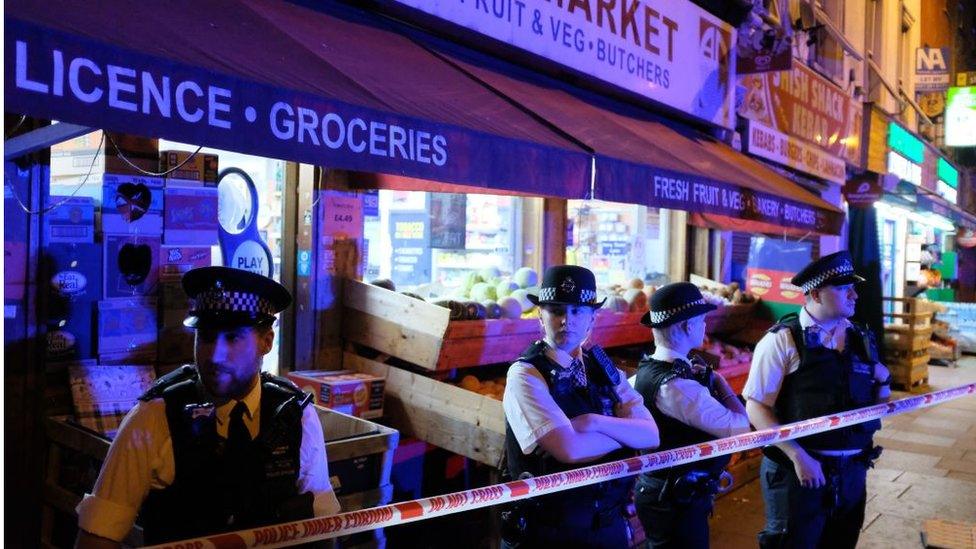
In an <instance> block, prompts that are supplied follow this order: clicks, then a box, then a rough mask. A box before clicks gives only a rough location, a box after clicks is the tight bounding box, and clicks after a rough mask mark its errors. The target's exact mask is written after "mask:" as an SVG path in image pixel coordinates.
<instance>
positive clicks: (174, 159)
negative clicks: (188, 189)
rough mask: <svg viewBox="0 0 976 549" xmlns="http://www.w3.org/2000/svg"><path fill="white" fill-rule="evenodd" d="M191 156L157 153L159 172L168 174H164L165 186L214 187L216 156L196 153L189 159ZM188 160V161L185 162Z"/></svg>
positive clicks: (184, 153)
mask: <svg viewBox="0 0 976 549" xmlns="http://www.w3.org/2000/svg"><path fill="white" fill-rule="evenodd" d="M191 154H193V153H191V152H188V151H162V152H160V153H159V171H160V172H169V173H167V174H166V185H167V186H169V185H171V184H173V185H179V186H184V187H185V186H194V187H200V186H205V187H216V186H217V173H218V169H217V167H218V163H217V155H215V154H204V153H197V154H196V156H194V157H193V158H190V155H191ZM188 158H190V159H189V160H187V159H188ZM180 164H182V166H180ZM177 166H179V168H177ZM174 168H175V169H174ZM170 170H173V171H170Z"/></svg>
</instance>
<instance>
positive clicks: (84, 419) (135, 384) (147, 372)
mask: <svg viewBox="0 0 976 549" xmlns="http://www.w3.org/2000/svg"><path fill="white" fill-rule="evenodd" d="M68 379H69V381H70V384H71V400H72V401H73V403H74V408H75V418H76V419H77V420H78V422H79V423H81V424H82V425H84V426H85V427H88V428H89V429H92V430H94V431H97V432H99V433H103V434H106V435H108V436H109V437H112V436H114V434H115V433H116V432H117V431H118V428H119V424H120V423H121V422H122V419H123V418H124V417H125V415H126V414H127V413H128V412H129V410H131V409H132V408H133V407H134V406H135V405H136V403H137V402H138V401H139V396H141V395H142V394H143V393H145V392H146V391H147V390H148V389H149V387H150V386H151V385H152V383H153V380H154V379H156V374H155V372H154V371H153V367H152V366H147V365H131V364H125V365H117V366H105V365H99V366H92V365H84V364H75V365H71V366H69V367H68Z"/></svg>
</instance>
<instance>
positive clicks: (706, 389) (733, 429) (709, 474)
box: [634, 282, 749, 549]
mask: <svg viewBox="0 0 976 549" xmlns="http://www.w3.org/2000/svg"><path fill="white" fill-rule="evenodd" d="M713 309H715V305H712V304H709V303H706V302H705V299H704V298H703V297H702V294H701V291H700V290H699V289H698V288H697V287H696V286H695V285H694V284H691V283H688V282H676V283H674V284H668V285H666V286H663V287H661V288H660V289H658V290H657V291H656V292H654V295H653V296H651V303H650V311H649V312H648V313H647V314H645V315H644V317H643V318H641V323H642V324H644V325H645V326H648V327H650V328H651V329H652V330H653V333H654V353H653V354H652V355H650V356H644V358H643V359H642V360H641V361H640V364H639V365H638V367H637V376H636V381H635V388H636V389H637V392H639V393H640V394H641V396H643V397H644V402H645V403H647V407H648V408H649V409H650V411H651V414H652V415H653V417H654V421H655V423H657V426H658V429H660V432H661V446H660V447H659V448H658V450H670V449H672V448H680V447H682V446H688V445H690V444H697V443H700V442H705V441H708V440H712V439H715V438H722V437H728V436H732V435H737V434H740V433H744V432H747V431H748V430H749V419H748V418H747V417H746V410H745V407H744V406H743V405H742V402H741V401H740V400H739V397H738V396H737V395H736V394H735V391H733V390H732V389H731V388H730V387H729V384H728V383H727V382H726V381H725V379H724V378H723V377H722V376H721V375H720V374H719V373H718V372H715V371H713V370H712V369H711V368H710V367H708V366H706V365H705V364H704V362H702V361H700V360H699V359H698V358H697V357H694V356H690V355H689V352H691V351H692V349H695V348H697V347H700V346H701V345H702V343H703V340H704V338H705V313H707V312H709V311H711V310H713ZM728 462H729V457H728V456H722V457H717V458H712V459H708V460H704V461H699V462H696V463H691V464H687V465H679V466H676V467H671V468H669V469H662V470H658V471H653V472H651V473H642V474H641V475H640V477H639V478H638V480H637V488H636V491H635V494H634V503H635V504H636V507H637V516H638V517H639V518H640V521H641V524H642V525H643V527H644V533H645V535H646V536H647V541H648V545H649V546H650V547H654V548H675V549H678V548H681V549H685V548H689V549H694V548H701V547H708V517H709V515H711V512H712V503H713V498H714V496H715V494H716V493H718V491H719V485H720V481H721V477H722V476H723V474H724V469H725V466H726V465H728Z"/></svg>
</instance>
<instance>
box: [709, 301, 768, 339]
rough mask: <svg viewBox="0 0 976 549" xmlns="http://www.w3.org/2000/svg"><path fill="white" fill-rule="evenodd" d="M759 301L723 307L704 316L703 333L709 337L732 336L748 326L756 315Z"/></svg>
mask: <svg viewBox="0 0 976 549" xmlns="http://www.w3.org/2000/svg"><path fill="white" fill-rule="evenodd" d="M758 307H759V301H754V302H752V303H737V304H735V305H723V306H721V307H719V308H718V309H715V310H714V311H709V312H708V314H706V315H705V333H707V334H709V335H722V334H733V333H735V332H738V331H740V330H742V329H743V328H744V327H746V326H748V325H749V321H750V320H751V319H752V317H753V316H755V314H756V309H757V308H758Z"/></svg>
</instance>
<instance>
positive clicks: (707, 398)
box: [651, 345, 749, 438]
mask: <svg viewBox="0 0 976 549" xmlns="http://www.w3.org/2000/svg"><path fill="white" fill-rule="evenodd" d="M651 358H653V359H654V360H660V361H663V362H674V361H675V360H679V359H680V360H684V361H688V357H687V356H686V355H682V354H680V353H677V352H675V351H672V350H671V349H668V348H667V347H665V346H663V345H658V346H657V348H655V349H654V354H653V355H651ZM712 375H716V376H718V375H720V374H719V373H718V372H713V373H712ZM654 405H655V406H657V409H658V410H660V411H661V413H662V414H665V415H667V416H670V417H673V418H674V419H676V420H678V421H680V422H681V423H684V424H685V425H690V426H692V427H694V428H696V429H699V430H701V431H705V432H706V433H708V434H710V435H713V436H715V437H717V438H724V437H730V436H733V435H739V434H742V433H747V432H749V418H748V417H747V416H746V415H745V414H737V413H735V412H733V411H731V410H729V409H728V408H726V407H725V406H723V405H722V403H721V402H719V401H718V400H716V399H715V397H713V396H712V394H711V393H710V392H709V390H708V388H707V387H705V386H704V385H702V384H701V383H698V382H697V381H695V380H693V379H684V378H681V377H677V378H674V379H672V380H671V381H669V382H667V383H665V384H663V385H661V388H660V389H658V392H657V395H656V396H655V397H654Z"/></svg>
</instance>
